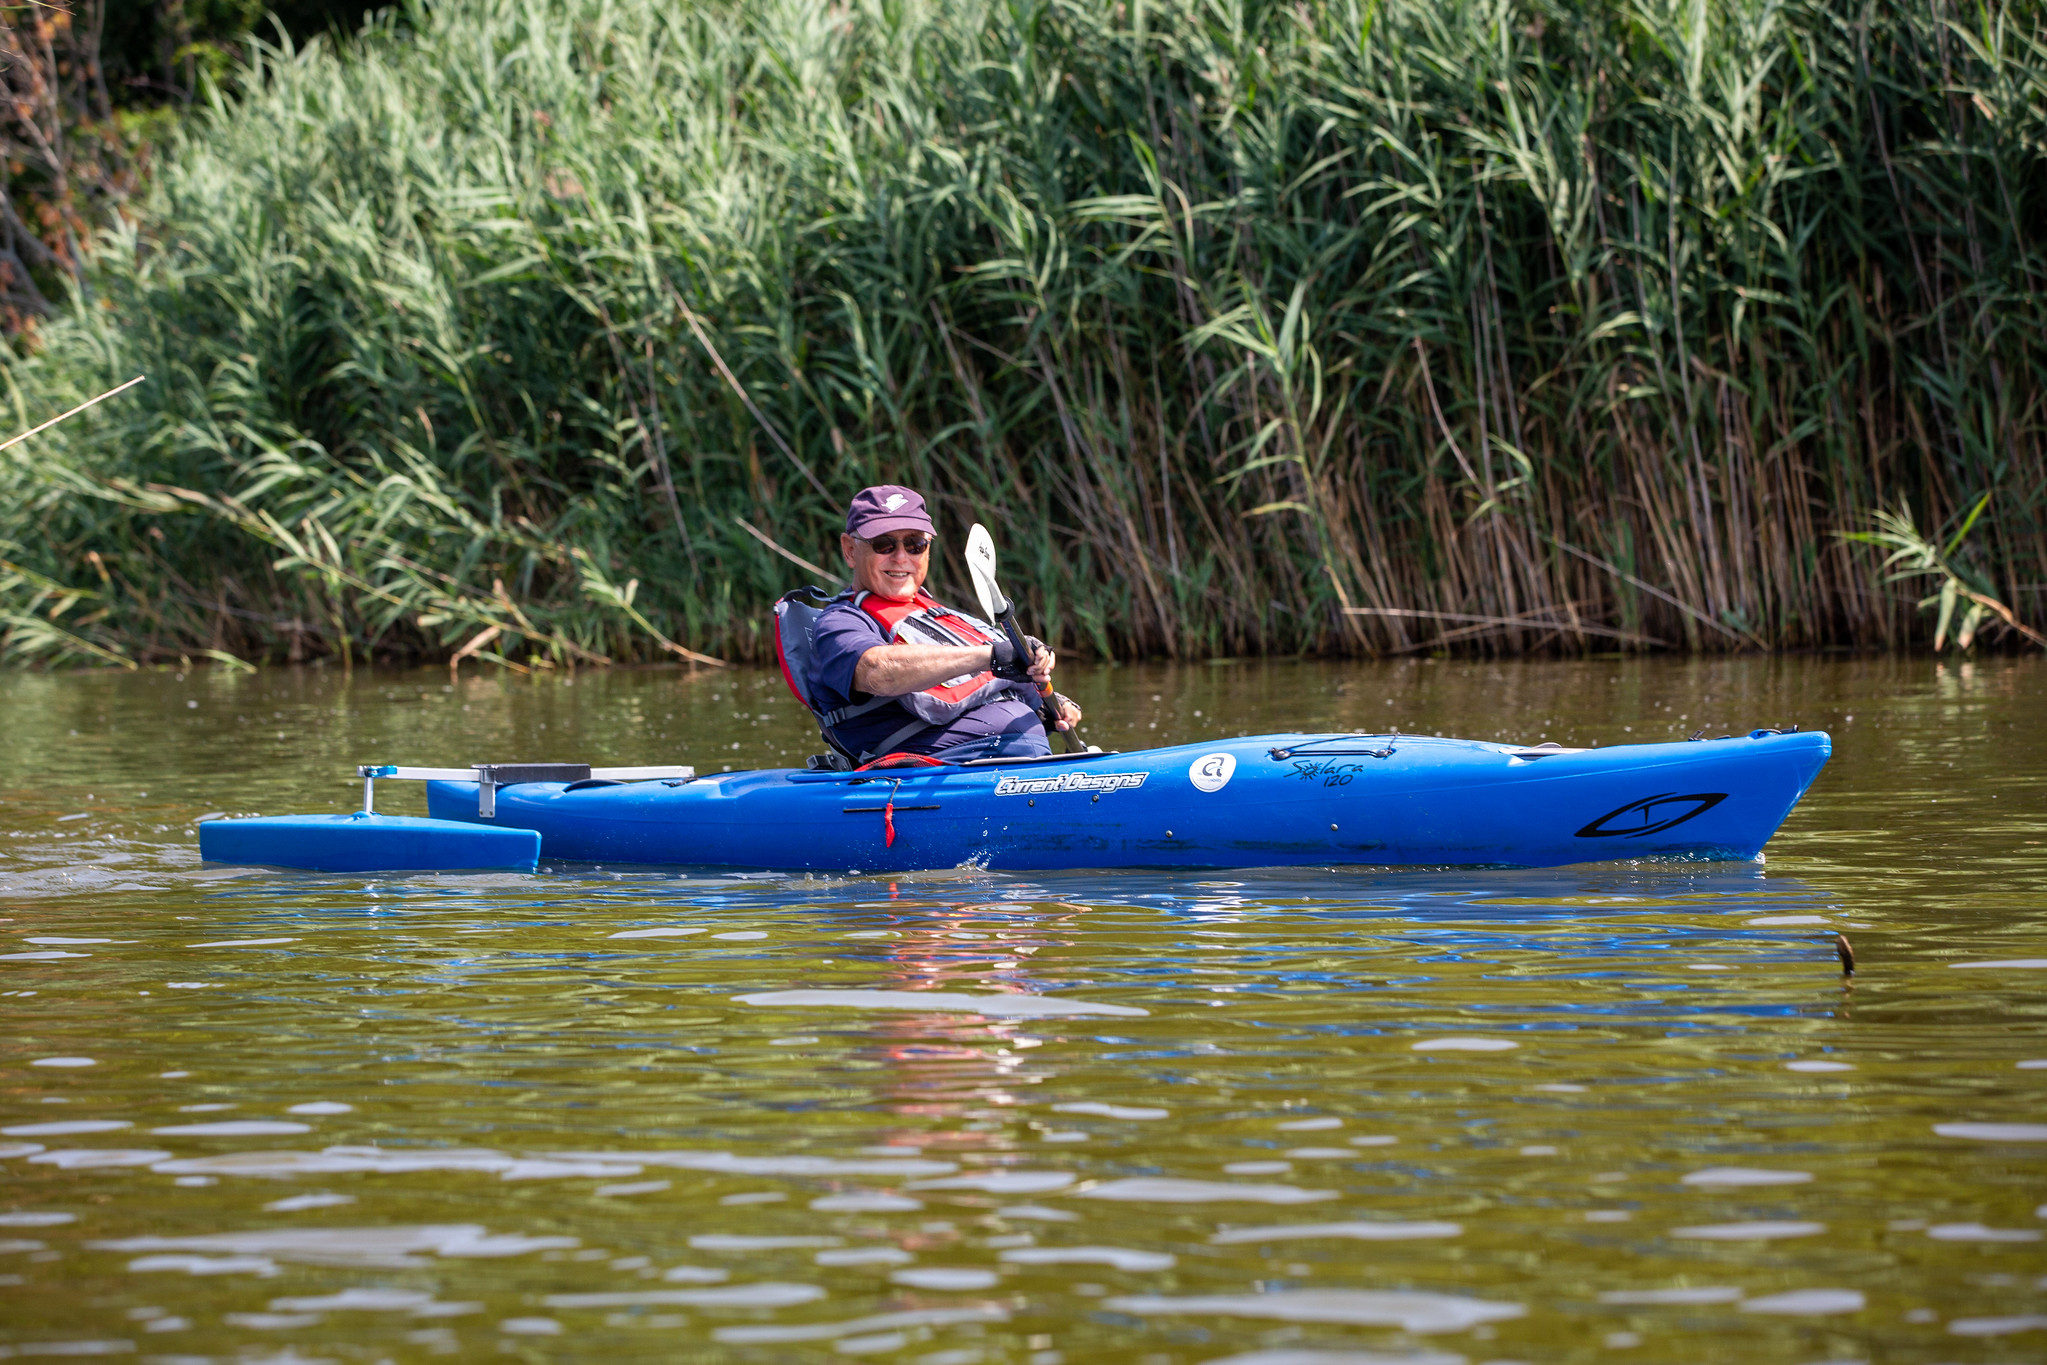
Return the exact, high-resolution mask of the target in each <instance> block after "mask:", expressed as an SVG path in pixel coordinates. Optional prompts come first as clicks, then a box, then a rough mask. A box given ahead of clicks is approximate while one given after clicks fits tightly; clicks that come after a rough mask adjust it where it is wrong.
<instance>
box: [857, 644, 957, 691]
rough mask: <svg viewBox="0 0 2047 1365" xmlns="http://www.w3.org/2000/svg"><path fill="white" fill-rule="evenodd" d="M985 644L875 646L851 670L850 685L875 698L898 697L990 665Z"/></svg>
mask: <svg viewBox="0 0 2047 1365" xmlns="http://www.w3.org/2000/svg"><path fill="white" fill-rule="evenodd" d="M990 662H991V660H990V657H989V648H988V646H987V645H876V646H875V647H874V648H873V649H870V650H868V651H867V652H866V653H865V654H862V655H861V656H860V662H859V663H858V664H856V665H854V667H853V686H855V687H857V688H858V689H860V690H861V691H862V692H865V693H867V694H868V695H870V696H875V697H901V696H905V695H907V694H909V693H911V692H921V691H923V690H924V689H925V688H927V687H935V686H937V685H938V684H939V683H942V682H944V681H945V680H946V679H948V678H957V677H959V676H960V675H961V674H963V673H979V672H982V671H983V670H985V669H987V668H988V667H989V665H990Z"/></svg>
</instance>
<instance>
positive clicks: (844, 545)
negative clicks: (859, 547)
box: [839, 531, 857, 569]
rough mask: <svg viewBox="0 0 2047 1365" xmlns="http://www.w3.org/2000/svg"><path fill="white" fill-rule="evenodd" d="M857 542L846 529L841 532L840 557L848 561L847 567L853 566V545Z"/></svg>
mask: <svg viewBox="0 0 2047 1365" xmlns="http://www.w3.org/2000/svg"><path fill="white" fill-rule="evenodd" d="M856 543H857V542H856V541H855V540H854V538H853V536H852V535H850V534H849V533H847V532H845V531H841V532H839V558H841V559H843V560H845V561H846V567H847V568H849V569H850V568H852V567H853V546H854V545H855V544H856Z"/></svg>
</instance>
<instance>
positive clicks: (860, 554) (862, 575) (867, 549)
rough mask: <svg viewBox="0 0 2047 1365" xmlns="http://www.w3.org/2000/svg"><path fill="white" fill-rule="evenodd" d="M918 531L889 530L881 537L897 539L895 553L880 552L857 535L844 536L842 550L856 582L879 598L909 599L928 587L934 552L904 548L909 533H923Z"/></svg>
mask: <svg viewBox="0 0 2047 1365" xmlns="http://www.w3.org/2000/svg"><path fill="white" fill-rule="evenodd" d="M921 534H922V532H916V531H889V532H887V533H885V534H884V535H883V536H882V537H880V538H881V539H887V540H893V541H895V542H896V549H895V553H894V554H890V555H878V554H876V553H875V552H874V548H873V547H872V546H870V545H869V544H868V543H867V542H866V541H864V540H861V539H860V538H859V537H857V536H850V535H841V536H840V537H839V553H840V554H841V555H842V556H844V558H845V560H846V563H847V565H848V566H849V567H850V568H851V569H852V570H853V584H854V586H855V587H859V588H864V589H865V590H866V591H868V592H871V593H873V594H875V595H876V596H877V597H886V598H888V599H889V600H891V601H895V602H907V601H909V600H910V599H911V598H912V597H915V596H916V595H917V589H919V588H921V587H923V586H924V578H925V575H927V574H929V573H930V572H931V551H930V549H929V548H928V547H927V548H926V549H925V551H924V553H923V554H921V555H913V554H911V553H910V552H909V551H908V550H906V549H904V548H903V545H902V542H903V539H904V537H905V536H910V535H921Z"/></svg>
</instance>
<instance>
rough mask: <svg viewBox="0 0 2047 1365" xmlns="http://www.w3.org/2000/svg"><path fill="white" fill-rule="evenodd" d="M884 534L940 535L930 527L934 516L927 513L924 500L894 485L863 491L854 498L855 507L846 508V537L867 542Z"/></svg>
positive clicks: (908, 490)
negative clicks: (911, 532) (912, 532)
mask: <svg viewBox="0 0 2047 1365" xmlns="http://www.w3.org/2000/svg"><path fill="white" fill-rule="evenodd" d="M884 531H923V532H924V533H925V534H927V535H936V534H937V531H936V530H935V529H934V528H933V527H932V525H931V514H930V513H929V512H927V511H925V510H924V499H923V497H922V496H921V495H920V494H919V493H918V492H917V491H916V490H915V489H911V488H901V487H898V486H897V485H895V484H892V483H884V484H877V485H876V486H875V487H873V488H863V489H861V490H860V491H859V492H858V493H856V494H855V495H854V497H853V505H852V506H851V507H848V508H847V509H846V534H847V535H850V536H858V537H859V538H860V539H862V540H867V539H870V538H872V537H874V536H878V535H880V534H881V533H882V532H884Z"/></svg>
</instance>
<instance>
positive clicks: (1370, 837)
mask: <svg viewBox="0 0 2047 1365" xmlns="http://www.w3.org/2000/svg"><path fill="white" fill-rule="evenodd" d="M1832 747H1833V746H1832V742H1831V741H1830V740H1829V739H1828V737H1827V736H1826V735H1825V734H1824V733H1822V732H1819V731H1810V732H1806V733H1791V734H1783V733H1779V732H1777V731H1774V730H1757V731H1755V732H1753V733H1752V734H1749V735H1746V736H1740V737H1728V738H1723V739H1717V740H1702V741H1691V742H1680V743H1670V744H1634V745H1623V746H1620V747H1617V748H1602V749H1562V748H1557V747H1555V746H1544V747H1541V748H1521V747H1517V746H1514V745H1505V744H1486V743H1479V742H1476V741H1472V740H1459V739H1438V738H1431V737H1426V736H1412V735H1326V734H1325V735H1299V734H1291V735H1260V736H1254V737H1250V738H1244V739H1234V740H1221V741H1216V742H1214V743H1210V744H1204V745H1181V746H1178V747H1175V748H1170V749H1147V750H1142V751H1139V752H1136V753H1122V754H1105V753H1087V754H1072V755H1059V756H1055V757H1051V758H1039V759H1033V760H1021V761H1019V760H993V761H984V762H975V763H968V764H963V765H943V766H930V767H922V766H919V767H903V768H883V769H869V770H866V771H860V772H850V773H849V772H813V771H807V770H804V769H760V770H753V771H747V772H732V773H718V774H712V775H708V776H704V777H697V778H693V779H689V780H680V779H670V780H666V781H641V782H612V781H605V780H601V779H600V780H593V781H586V782H571V783H562V782H522V783H518V784H516V785H510V786H500V787H498V788H497V789H496V791H495V793H494V804H495V811H494V814H493V817H492V818H490V819H488V820H482V819H480V817H479V815H478V795H479V793H478V787H477V784H476V783H474V782H454V781H435V782H431V783H429V785H428V788H427V791H428V804H429V807H430V809H431V811H432V814H433V815H434V816H435V817H436V819H437V820H438V821H450V822H463V823H467V824H471V825H475V824H488V825H493V826H496V827H497V828H500V829H530V830H534V831H537V832H538V833H539V835H540V840H541V856H542V857H544V858H548V859H561V860H564V861H575V862H599V863H614V864H615V863H643V864H684V865H693V866H707V867H746V868H768V869H786V870H792V871H796V870H808V871H820V872H823V871H830V872H842V871H861V872H892V871H911V870H917V869H930V868H947V867H955V866H962V865H971V866H977V867H985V868H994V869H1014V870H1028V869H1040V868H1067V867H1265V866H1284V865H1299V864H1324V865H1328V864H1380V865H1402V864H1435V865H1444V864H1466V865H1470V864H1493V865H1502V864H1504V865H1519V866H1533V867H1546V866H1558V865H1563V864H1569V863H1584V862H1600V861H1606V860H1610V859H1621V858H1695V859H1743V858H1753V857H1755V856H1756V854H1758V853H1759V852H1760V851H1761V850H1762V847H1763V845H1764V843H1765V842H1767V841H1768V839H1769V838H1770V836H1771V835H1772V834H1774V833H1775V832H1776V830H1777V827H1778V826H1779V825H1780V824H1782V823H1783V821H1784V818H1785V816H1786V815H1788V814H1789V813H1790V811H1791V808H1792V806H1793V805H1794V804H1795V803H1796V802H1797V800H1798V798H1799V796H1800V795H1802V794H1803V793H1804V791H1805V789H1806V788H1807V786H1809V785H1810V784H1811V783H1812V781H1813V779H1814V778H1815V777H1816V776H1817V775H1818V774H1819V770H1820V768H1821V766H1822V765H1823V764H1825V762H1826V760H1827V756H1828V755H1829V753H1831V752H1832Z"/></svg>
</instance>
